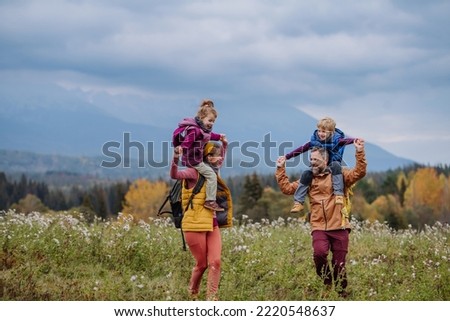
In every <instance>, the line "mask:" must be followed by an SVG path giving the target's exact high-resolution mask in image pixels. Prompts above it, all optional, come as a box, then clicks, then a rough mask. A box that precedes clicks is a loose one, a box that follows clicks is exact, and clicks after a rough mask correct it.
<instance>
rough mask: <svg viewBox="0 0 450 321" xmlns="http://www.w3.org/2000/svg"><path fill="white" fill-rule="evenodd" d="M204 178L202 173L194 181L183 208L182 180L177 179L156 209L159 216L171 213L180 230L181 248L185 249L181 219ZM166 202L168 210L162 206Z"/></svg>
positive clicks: (201, 185)
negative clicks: (195, 181)
mask: <svg viewBox="0 0 450 321" xmlns="http://www.w3.org/2000/svg"><path fill="white" fill-rule="evenodd" d="M205 181H206V179H205V177H204V176H203V175H199V177H198V180H197V183H195V186H194V188H193V190H192V194H191V197H190V198H189V201H188V204H187V206H186V208H185V209H183V205H182V203H181V190H182V187H183V186H182V184H183V182H184V181H183V180H177V181H176V182H175V184H174V185H173V186H172V188H171V189H170V191H169V194H168V195H167V197H166V199H165V200H164V202H163V203H162V205H161V207H160V208H159V210H158V216H161V215H163V214H171V215H172V221H173V223H174V225H175V227H176V228H179V229H180V231H181V238H182V240H183V250H185V251H186V242H185V240H184V235H183V231H182V229H181V221H182V220H183V214H184V212H185V211H186V210H187V209H188V206H191V207H192V200H193V198H194V196H195V195H196V194H198V192H200V190H201V189H202V187H203V184H204V183H205ZM167 202H169V205H170V210H164V207H165V206H166V204H167Z"/></svg>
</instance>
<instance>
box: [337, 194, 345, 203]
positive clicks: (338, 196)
mask: <svg viewBox="0 0 450 321" xmlns="http://www.w3.org/2000/svg"><path fill="white" fill-rule="evenodd" d="M335 204H336V205H337V204H341V205H344V196H342V195H336V201H335Z"/></svg>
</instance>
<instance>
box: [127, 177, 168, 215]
mask: <svg viewBox="0 0 450 321" xmlns="http://www.w3.org/2000/svg"><path fill="white" fill-rule="evenodd" d="M167 192H168V185H167V183H165V182H163V181H156V182H150V181H148V180H146V179H137V180H136V181H134V182H133V183H132V184H131V185H130V188H129V189H128V192H127V193H126V194H125V201H124V204H123V215H124V216H128V215H131V216H132V217H133V220H134V221H135V222H138V221H140V220H143V221H146V222H148V220H149V218H150V217H156V214H157V211H158V209H159V207H160V206H161V203H162V202H163V201H164V198H165V197H166V195H167Z"/></svg>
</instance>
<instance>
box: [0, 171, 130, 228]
mask: <svg viewBox="0 0 450 321" xmlns="http://www.w3.org/2000/svg"><path fill="white" fill-rule="evenodd" d="M130 184H131V183H130V182H128V181H126V182H114V183H109V184H105V183H102V184H100V183H99V184H94V185H93V186H83V185H79V184H76V185H72V186H63V187H49V185H48V184H46V183H44V182H38V181H35V180H32V179H28V178H27V177H26V175H24V174H23V175H21V177H20V179H19V180H11V179H9V180H8V178H7V176H6V174H5V173H4V172H0V210H8V209H14V210H16V211H17V212H22V213H30V212H33V211H38V212H48V211H72V212H78V213H83V214H84V216H86V218H88V219H89V220H92V219H93V218H94V217H100V218H102V219H107V218H110V217H115V216H117V213H119V212H120V211H121V210H122V208H123V204H122V202H123V199H124V196H125V194H126V193H127V191H128V188H129V185H130Z"/></svg>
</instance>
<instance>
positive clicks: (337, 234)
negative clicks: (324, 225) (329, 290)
mask: <svg viewBox="0 0 450 321" xmlns="http://www.w3.org/2000/svg"><path fill="white" fill-rule="evenodd" d="M348 235H349V231H348V230H335V231H318V230H316V231H314V232H312V245H313V250H314V263H315V265H316V273H317V275H319V276H320V277H321V278H323V282H324V283H325V284H327V285H331V284H332V282H333V280H334V281H335V284H336V286H340V287H341V289H342V290H343V289H345V288H346V287H347V274H346V272H345V260H346V256H347V253H348V243H349V242H348V241H349V237H348ZM330 250H331V253H332V257H331V266H332V269H333V275H331V269H330V265H329V262H328V253H329V251H330Z"/></svg>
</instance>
